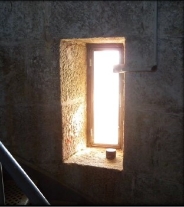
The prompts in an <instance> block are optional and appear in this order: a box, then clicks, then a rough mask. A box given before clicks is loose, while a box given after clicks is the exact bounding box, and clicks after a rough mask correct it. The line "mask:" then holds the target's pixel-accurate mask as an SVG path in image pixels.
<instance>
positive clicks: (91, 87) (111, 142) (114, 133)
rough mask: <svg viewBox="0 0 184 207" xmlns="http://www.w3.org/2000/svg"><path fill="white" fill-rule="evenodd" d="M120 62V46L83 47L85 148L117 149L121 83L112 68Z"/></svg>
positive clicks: (95, 45)
mask: <svg viewBox="0 0 184 207" xmlns="http://www.w3.org/2000/svg"><path fill="white" fill-rule="evenodd" d="M123 61H124V59H123V44H87V62H88V70H87V132H88V133H87V135H88V146H102V147H103V146H104V147H110V146H111V147H116V148H120V147H121V141H122V124H121V123H122V122H121V114H122V109H121V108H122V107H121V105H122V103H121V102H122V95H121V94H122V87H121V85H122V83H121V82H122V81H121V76H120V75H119V74H117V73H113V65H116V64H120V63H123Z"/></svg>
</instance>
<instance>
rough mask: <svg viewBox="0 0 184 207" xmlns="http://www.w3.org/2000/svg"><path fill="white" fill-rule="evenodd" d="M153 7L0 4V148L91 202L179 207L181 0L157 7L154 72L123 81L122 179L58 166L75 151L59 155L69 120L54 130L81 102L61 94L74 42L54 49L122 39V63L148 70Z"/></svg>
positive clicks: (114, 173) (102, 172) (140, 3)
mask: <svg viewBox="0 0 184 207" xmlns="http://www.w3.org/2000/svg"><path fill="white" fill-rule="evenodd" d="M154 8H155V7H154V2H152V1H150V2H148V1H81V2H80V1H74V2H71V1H54V2H49V1H46V2H41V1H37V2H31V1H14V2H11V1H1V2H0V67H1V68H0V94H1V96H0V128H1V131H0V136H1V141H2V142H3V143H4V144H5V146H7V147H8V149H9V150H10V151H11V152H12V153H13V154H15V155H17V156H19V157H21V158H23V159H25V160H26V161H29V162H31V163H32V164H34V165H35V166H37V167H38V168H40V169H42V170H46V171H47V172H49V173H50V174H51V175H52V176H55V177H56V178H57V179H58V180H60V181H63V182H64V183H66V184H68V185H70V186H71V187H73V188H75V189H76V190H79V191H80V192H82V193H84V194H85V195H86V196H88V198H90V199H91V200H94V201H95V202H96V203H110V204H126V203H130V204H135V205H137V204H142V205H144V204H152V205H156V204H158V205H162V204H174V205H175V204H183V38H184V30H183V2H182V1H158V53H157V54H158V70H157V71H156V72H155V73H129V74H128V73H127V74H126V76H125V77H126V80H125V81H126V82H125V131H124V160H123V163H124V166H123V172H117V171H115V170H114V171H113V170H108V169H103V168H92V167H84V166H78V165H75V164H74V165H66V164H63V163H62V160H63V157H64V158H65V156H66V157H67V156H68V154H70V152H71V154H72V153H73V152H74V151H70V149H69V150H68V152H66V154H65V153H64V152H63V144H64V143H65V142H67V140H63V139H62V138H63V134H64V133H66V134H68V135H69V134H70V131H67V130H66V128H65V127H63V128H62V126H64V125H63V124H67V123H71V121H72V118H71V117H70V118H69V120H68V121H67V122H66V123H62V117H63V115H64V114H63V113H62V112H63V109H64V111H65V108H66V112H67V111H68V110H73V111H74V112H75V111H76V108H77V107H79V105H80V104H82V103H84V102H83V101H84V97H83V96H82V97H76V93H73V91H72V92H71V93H68V96H67V97H65V96H62V88H63V87H64V85H62V80H63V77H64V76H62V75H65V76H67V74H68V73H67V68H69V67H70V70H71V69H72V68H73V67H74V66H72V65H71V66H69V65H68V66H67V65H66V66H65V67H64V68H65V73H64V74H62V71H60V69H61V67H60V56H62V54H63V53H62V49H64V50H65V49H66V50H68V51H70V50H71V49H72V47H82V45H81V46H79V45H78V46H77V45H73V46H72V45H71V46H70V45H67V43H66V44H65V46H64V47H63V48H60V41H61V39H69V38H94V37H125V38H126V47H125V50H126V60H128V61H130V63H131V62H132V61H134V59H135V60H136V61H134V64H133V65H134V67H135V66H136V64H135V63H136V62H137V65H138V66H139V67H140V65H142V64H143V63H144V62H145V64H146V65H149V63H152V60H153V45H154V40H153V37H154V34H155V30H154V20H155V19H154ZM67 46H68V49H67ZM76 51H77V50H76ZM69 54H73V55H77V53H74V52H72V51H71V52H69ZM69 57H70V55H68V56H66V57H64V58H69ZM126 60H125V61H126ZM140 62H141V64H140V65H139V63H140ZM79 69H80V68H79ZM79 74H80V70H77V73H76V74H75V75H79ZM71 78H72V77H71ZM72 84H73V86H75V84H77V82H75V80H74V82H72ZM77 87H78V86H77ZM76 90H77V89H76ZM78 90H81V91H82V90H83V89H82V88H79V87H78ZM71 98H72V99H73V98H74V100H75V99H76V102H75V103H72V104H70V105H69V106H67V105H65V104H63V103H65V102H68V101H70V100H71ZM78 98H81V99H78ZM82 107H85V106H82ZM67 126H68V125H67ZM68 135H67V136H68ZM77 140H79V139H76V142H73V143H72V145H73V146H76V145H77ZM72 145H71V146H72ZM72 149H73V148H72Z"/></svg>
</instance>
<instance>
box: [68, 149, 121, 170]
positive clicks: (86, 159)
mask: <svg viewBox="0 0 184 207" xmlns="http://www.w3.org/2000/svg"><path fill="white" fill-rule="evenodd" d="M64 163H66V164H78V165H87V166H93V167H99V168H107V169H113V170H118V171H122V170H123V151H122V150H120V149H118V150H116V158H115V159H113V160H108V159H107V158H106V149H105V148H86V149H84V150H81V151H79V152H77V153H76V154H74V155H73V156H71V157H70V158H69V159H67V160H65V161H64Z"/></svg>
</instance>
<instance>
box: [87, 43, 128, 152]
mask: <svg viewBox="0 0 184 207" xmlns="http://www.w3.org/2000/svg"><path fill="white" fill-rule="evenodd" d="M86 47H87V146H88V147H113V148H116V149H121V148H122V144H123V143H122V142H123V93H124V91H123V89H124V88H123V83H124V82H123V79H122V76H121V74H119V131H118V132H119V133H118V134H119V136H118V144H117V145H112V144H95V143H94V133H93V132H94V124H93V120H94V113H93V88H94V87H93V86H94V55H93V54H94V51H102V50H114V49H116V50H119V51H120V52H121V53H120V54H121V56H120V63H122V64H124V45H123V43H88V44H86Z"/></svg>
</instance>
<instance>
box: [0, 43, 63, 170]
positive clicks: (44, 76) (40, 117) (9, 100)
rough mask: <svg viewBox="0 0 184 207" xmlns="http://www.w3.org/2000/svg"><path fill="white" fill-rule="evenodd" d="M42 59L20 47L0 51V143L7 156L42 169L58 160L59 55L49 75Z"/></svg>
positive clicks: (59, 122) (59, 116)
mask: <svg viewBox="0 0 184 207" xmlns="http://www.w3.org/2000/svg"><path fill="white" fill-rule="evenodd" d="M58 47H59V46H58ZM58 47H55V48H56V49H58ZM37 48H38V47H37ZM37 48H36V49H37ZM31 49H32V48H31ZM46 49H47V48H46V47H45V51H46ZM27 50H30V48H28V49H27ZM58 51H59V50H58ZM46 52H47V51H46ZM46 52H45V53H46ZM58 53H59V52H58ZM49 55H50V54H48V56H49ZM44 59H47V57H46V55H45V54H44V57H43V58H42V59H40V57H39V55H37V54H36V53H35V52H32V51H31V53H30V52H29V51H28V52H27V51H26V52H25V48H24V46H22V45H16V46H14V45H13V46H11V47H10V46H2V47H1V49H0V68H1V70H0V91H1V96H0V106H1V110H0V116H1V117H2V118H1V120H0V128H1V134H0V136H1V140H2V142H3V144H5V146H6V147H8V148H9V149H10V152H11V153H13V154H15V155H17V156H19V157H22V158H23V159H25V160H27V161H29V162H32V163H34V164H38V163H43V166H44V165H45V163H48V164H49V163H50V162H53V160H55V159H56V156H60V157H61V144H60V142H61V113H60V112H61V105H60V75H59V55H58V57H57V63H55V68H52V70H53V71H54V72H53V73H52V74H50V73H49V71H48V70H46V69H45V68H44V67H43V65H42V61H44ZM48 62H51V61H50V60H48ZM55 62H56V61H55ZM49 67H50V68H51V65H49V66H48V68H49ZM56 70H57V71H56ZM53 74H54V75H53ZM48 79H49V80H48ZM53 87H54V88H53ZM49 94H50V96H49ZM53 94H54V95H53ZM53 96H54V100H53V98H52V97H53ZM50 97H51V98H50ZM49 98H50V99H49ZM58 138H59V139H58ZM56 139H57V140H59V143H57V142H56V141H54V140H56ZM43 140H44V142H43ZM60 157H59V159H62V158H60ZM41 167H42V166H41Z"/></svg>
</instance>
